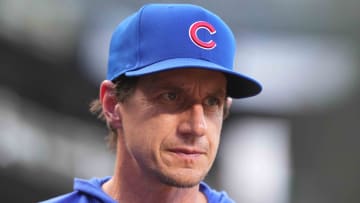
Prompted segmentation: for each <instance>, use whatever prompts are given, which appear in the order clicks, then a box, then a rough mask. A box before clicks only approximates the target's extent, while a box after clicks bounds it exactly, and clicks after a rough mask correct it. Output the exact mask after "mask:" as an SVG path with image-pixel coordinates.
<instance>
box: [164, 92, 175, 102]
mask: <svg viewBox="0 0 360 203" xmlns="http://www.w3.org/2000/svg"><path fill="white" fill-rule="evenodd" d="M161 97H162V98H163V99H165V100H166V101H175V100H177V99H178V97H179V96H178V94H177V93H176V92H166V93H163V94H162V95H161Z"/></svg>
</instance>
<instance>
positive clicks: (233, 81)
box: [125, 58, 262, 98]
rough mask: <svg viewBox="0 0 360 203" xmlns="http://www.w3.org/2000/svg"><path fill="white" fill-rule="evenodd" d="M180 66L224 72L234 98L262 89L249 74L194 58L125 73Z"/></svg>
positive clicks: (154, 70)
mask: <svg viewBox="0 0 360 203" xmlns="http://www.w3.org/2000/svg"><path fill="white" fill-rule="evenodd" d="M180 68H201V69H206V70H214V71H220V72H223V73H224V74H225V76H226V77H227V94H228V95H229V96H230V97H232V98H245V97H251V96H255V95H257V94H258V93H260V92H261V90H262V87H261V85H260V84H259V83H258V82H257V81H255V80H254V79H252V78H250V77H248V76H245V75H242V74H240V73H237V72H235V71H232V70H229V69H227V68H225V67H222V66H219V65H217V64H215V63H211V62H208V61H204V60H200V59H193V58H176V59H168V60H164V61H160V62H157V63H154V64H151V65H148V66H145V67H142V68H140V69H138V70H133V71H128V72H125V75H126V76H128V77H134V76H142V75H147V74H151V73H156V72H161V71H167V70H174V69H180Z"/></svg>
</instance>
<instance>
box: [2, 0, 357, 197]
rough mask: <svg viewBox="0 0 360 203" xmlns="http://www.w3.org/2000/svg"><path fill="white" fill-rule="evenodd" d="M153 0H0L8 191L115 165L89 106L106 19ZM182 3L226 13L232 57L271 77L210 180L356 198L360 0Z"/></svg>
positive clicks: (245, 106) (225, 186)
mask: <svg viewBox="0 0 360 203" xmlns="http://www.w3.org/2000/svg"><path fill="white" fill-rule="evenodd" d="M149 2H150V1H145V0H140V1H131V0H122V1H115V0H107V1H101V0H92V1H86V0H78V1H70V0H62V1H48V0H36V1H35V0H0V128H1V132H0V191H1V192H0V200H1V202H37V201H40V200H44V199H47V198H50V197H52V196H55V195H59V194H62V193H66V192H70V191H71V190H72V182H73V177H79V178H90V177H94V176H97V177H102V176H106V175H111V174H112V168H113V161H114V155H113V154H112V153H111V152H110V151H109V150H108V149H107V148H106V144H105V141H104V137H105V135H106V133H107V130H106V128H105V125H104V123H102V122H100V121H98V120H97V119H96V118H95V117H94V116H92V115H91V114H90V113H89V112H88V106H89V103H90V102H91V101H92V99H94V98H96V97H97V94H98V87H99V83H100V82H101V81H102V80H103V78H104V77H105V71H106V63H107V50H108V43H109V40H110V36H111V32H112V30H113V29H114V27H115V26H116V25H117V24H118V23H119V22H120V21H121V20H122V19H124V17H126V16H128V15H129V14H131V13H133V12H135V11H136V10H138V9H139V7H141V5H143V4H145V3H149ZM158 2H165V1H158ZM166 2H174V1H166ZM176 2H177V3H183V2H187V3H195V4H198V5H201V6H204V7H205V8H207V9H209V10H211V11H213V12H215V13H217V14H218V15H219V16H221V17H222V18H223V19H224V20H225V21H226V22H227V23H228V24H229V26H230V27H231V28H232V30H233V31H234V34H235V35H236V38H237V43H238V45H237V48H238V49H237V56H236V69H237V70H238V71H240V72H243V73H246V74H248V75H250V76H252V77H254V78H257V79H258V80H259V81H261V83H262V84H263V87H264V90H263V92H262V93H261V95H259V96H257V97H254V98H249V99H243V100H240V101H235V102H234V106H233V109H232V112H231V115H230V117H229V118H228V119H227V120H226V122H225V124H224V128H223V135H222V143H221V146H220V150H219V155H218V158H217V160H216V162H215V164H214V167H213V169H212V170H211V172H210V174H209V175H208V177H207V182H208V183H209V184H210V185H212V186H213V187H214V188H216V189H218V190H226V191H227V192H228V193H229V195H230V196H232V197H233V198H234V199H235V200H236V201H237V202H244V203H340V202H341V203H358V202H360V173H359V171H360V158H359V155H360V147H358V144H359V143H360V137H359V135H360V134H359V132H360V117H359V114H360V107H359V105H358V104H359V103H360V84H359V79H358V78H359V76H360V61H359V56H360V12H359V9H360V1H358V0H342V1H340V0H300V1H290V0H224V1H221V2H220V1H204V0H194V1H176ZM184 15H186V13H184Z"/></svg>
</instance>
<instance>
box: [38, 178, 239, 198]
mask: <svg viewBox="0 0 360 203" xmlns="http://www.w3.org/2000/svg"><path fill="white" fill-rule="evenodd" d="M109 179H110V177H105V178H92V179H90V180H83V179H78V178H75V180H74V191H73V192H71V193H68V194H65V195H61V196H58V197H55V198H52V199H49V200H46V201H43V202H42V203H65V202H66V203H72V202H74V203H75V202H76V203H116V201H115V200H114V199H112V198H111V197H110V196H109V195H107V194H106V193H105V192H104V191H103V190H102V189H101V186H102V184H104V183H105V182H106V181H108V180H109ZM199 190H200V191H201V192H202V193H204V194H205V196H206V197H207V199H208V203H234V201H233V200H232V199H230V198H229V197H228V195H227V194H226V192H217V191H216V190H214V189H211V188H210V187H209V186H208V185H207V184H206V183H204V182H201V183H200V187H199Z"/></svg>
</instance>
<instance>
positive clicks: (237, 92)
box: [107, 4, 262, 98]
mask: <svg viewBox="0 0 360 203" xmlns="http://www.w3.org/2000/svg"><path fill="white" fill-rule="evenodd" d="M235 46H236V43H235V38H234V35H233V34H232V32H231V30H230V28H229V27H228V26H227V25H226V24H225V22H223V21H222V20H221V19H220V18H219V17H218V16H217V15H215V14H214V13H212V12H210V11H208V10H206V9H204V8H202V7H200V6H196V5H191V4H148V5H145V6H143V7H142V8H141V9H140V10H139V11H137V12H136V13H134V14H133V15H131V16H129V17H128V18H126V19H125V20H124V21H123V22H121V23H120V24H119V25H118V27H117V28H116V29H115V31H114V33H113V35H112V38H111V42H110V52H109V60H108V72H107V79H108V80H111V81H114V80H115V79H116V78H118V77H119V76H121V75H125V76H127V77H136V76H143V75H147V74H152V73H157V72H160V71H167V70H173V69H182V68H201V69H207V70H215V71H220V72H222V73H224V74H225V76H226V78H227V94H228V96H230V97H233V98H244V97H250V96H254V95H256V94H258V93H260V92H261V89H262V88H261V85H260V84H259V83H258V82H257V81H255V80H254V79H252V78H250V77H247V76H245V75H243V74H241V73H238V72H235V71H234V70H233V63H234V56H235Z"/></svg>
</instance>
